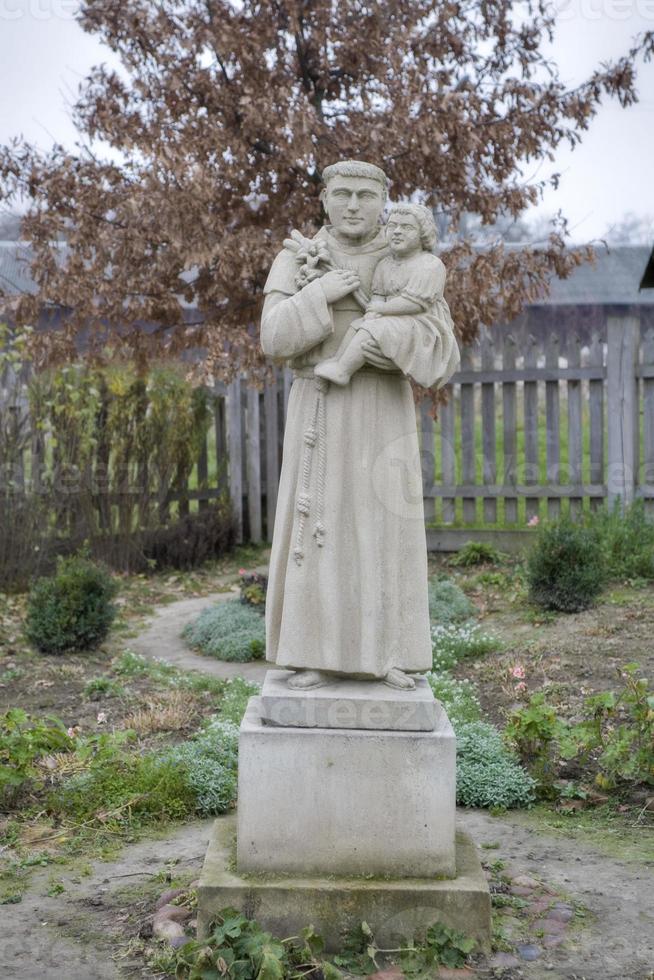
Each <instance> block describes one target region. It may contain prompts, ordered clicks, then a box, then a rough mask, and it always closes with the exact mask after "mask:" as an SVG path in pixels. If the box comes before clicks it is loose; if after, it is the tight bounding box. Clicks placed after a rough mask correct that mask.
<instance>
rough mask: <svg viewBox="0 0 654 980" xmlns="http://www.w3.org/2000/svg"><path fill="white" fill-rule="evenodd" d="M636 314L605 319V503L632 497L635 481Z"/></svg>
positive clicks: (623, 500) (636, 477) (636, 461)
mask: <svg viewBox="0 0 654 980" xmlns="http://www.w3.org/2000/svg"><path fill="white" fill-rule="evenodd" d="M639 327H640V325H639V319H638V317H637V316H625V317H617V316H610V317H608V319H607V338H606V339H607V357H606V378H607V386H606V387H607V419H608V471H607V490H608V500H609V507H612V506H613V504H614V503H615V501H616V500H618V499H620V500H621V502H622V506H623V507H625V506H627V505H629V504H630V503H631V502H632V501H633V499H634V494H635V490H636V484H637V481H638V379H637V377H636V366H637V362H638V342H639V334H640V329H639Z"/></svg>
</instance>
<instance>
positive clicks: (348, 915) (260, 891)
mask: <svg viewBox="0 0 654 980" xmlns="http://www.w3.org/2000/svg"><path fill="white" fill-rule="evenodd" d="M235 834H236V821H235V819H234V817H233V816H229V817H219V818H218V819H217V820H216V821H215V824H214V830H213V833H212V837H211V840H210V842H209V848H208V850H207V855H206V858H205V861H204V867H203V869H202V874H201V877H200V884H199V888H198V937H199V938H202V939H206V937H207V935H208V934H209V930H210V926H211V922H212V921H213V920H214V918H215V916H216V914H217V913H218V912H220V911H222V910H223V909H225V908H234V909H237V910H238V911H240V912H242V913H243V914H244V915H245V916H247V918H249V919H256V921H257V922H259V923H260V924H261V926H262V927H263V928H264V929H266V930H268V931H269V932H271V933H272V934H273V935H275V936H279V937H285V936H297V935H298V934H299V932H300V930H301V929H303V928H304V927H305V926H307V925H313V927H314V929H315V931H316V932H317V933H318V934H319V935H321V936H322V937H323V939H324V940H325V943H326V948H327V950H328V951H329V952H338V951H339V950H340V949H341V948H342V936H343V933H344V932H345V931H346V930H348V929H351V928H353V927H355V926H357V925H359V924H360V923H361V922H367V923H368V924H369V925H370V927H371V929H372V931H373V933H374V936H375V939H376V941H377V943H378V944H379V945H380V946H381V947H383V948H394V947H396V946H398V945H399V944H401V943H402V942H403V941H405V940H406V939H408V938H413V939H416V940H419V939H420V938H421V937H423V936H424V934H425V931H426V930H427V929H428V927H429V926H430V925H432V924H433V923H434V922H436V921H439V922H442V923H443V924H444V925H446V926H448V928H450V929H458V930H459V931H460V932H463V933H465V934H466V935H467V936H470V937H471V938H473V939H475V940H476V941H477V943H478V944H479V947H480V948H481V950H482V951H484V952H488V951H489V950H490V937H491V903H490V894H489V890H488V882H487V881H486V877H485V875H484V872H483V870H482V867H481V863H480V861H479V858H478V856H477V852H476V849H475V846H474V844H473V843H472V841H471V840H470V838H469V837H468V836H467V835H466V834H463V833H461V832H459V833H457V835H456V878H455V879H453V880H447V881H444V880H439V879H436V878H431V879H430V878H401V879H391V878H388V879H382V878H376V879H375V878H355V877H331V876H330V877H320V876H316V877H305V876H302V877H300V876H292V877H291V876H270V875H263V876H257V875H243V874H238V873H237V872H235V871H234V870H232V869H233V867H234V838H235Z"/></svg>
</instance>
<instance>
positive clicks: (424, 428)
mask: <svg viewBox="0 0 654 980" xmlns="http://www.w3.org/2000/svg"><path fill="white" fill-rule="evenodd" d="M430 407H431V406H430V403H429V402H428V401H427V399H426V398H423V400H422V401H421V402H420V460H421V465H422V486H423V498H424V507H425V520H426V521H427V523H428V524H432V523H433V522H434V521H435V520H436V503H435V501H434V498H433V496H432V495H431V489H432V487H433V486H434V482H435V479H436V457H435V453H434V420H433V418H432V417H431V415H430V414H429V409H430Z"/></svg>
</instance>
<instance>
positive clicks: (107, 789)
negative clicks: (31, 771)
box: [48, 719, 238, 826]
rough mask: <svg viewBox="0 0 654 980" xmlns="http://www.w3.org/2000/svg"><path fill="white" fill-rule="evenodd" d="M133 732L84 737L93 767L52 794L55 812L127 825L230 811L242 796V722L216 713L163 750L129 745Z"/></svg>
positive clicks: (85, 756)
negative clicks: (238, 792)
mask: <svg viewBox="0 0 654 980" xmlns="http://www.w3.org/2000/svg"><path fill="white" fill-rule="evenodd" d="M130 736H132V737H133V733H129V732H127V733H126V732H121V733H118V734H117V735H116V736H112V735H103V736H100V737H98V738H95V739H89V740H82V741H81V743H80V746H79V748H78V749H77V752H76V754H77V756H78V758H80V759H82V760H84V761H86V762H87V763H88V765H89V768H88V770H87V771H86V772H83V773H81V774H80V775H77V776H73V777H72V778H70V779H67V780H66V781H65V782H64V783H63V784H62V785H61V786H59V787H58V788H57V789H55V790H54V791H53V792H52V793H51V794H50V796H49V798H48V806H49V809H50V811H51V812H53V813H55V814H58V815H61V816H62V817H63V816H68V817H71V816H72V817H74V818H75V819H76V820H80V821H85V820H90V819H93V818H97V819H99V820H101V821H102V823H104V824H111V823H115V824H117V825H125V826H139V825H143V824H148V823H153V822H158V821H165V820H170V819H181V818H182V817H185V816H189V815H191V814H194V813H196V814H199V815H201V816H210V815H212V814H216V813H224V812H225V810H227V809H228V808H229V807H230V806H231V804H232V803H233V802H234V800H235V798H236V782H237V767H238V728H237V727H236V726H235V725H233V724H232V723H231V722H226V721H222V720H221V719H216V720H214V721H213V722H211V723H210V724H209V725H208V726H207V727H206V728H205V729H203V730H202V731H201V732H200V733H199V734H198V735H197V736H196V737H195V738H193V739H191V740H190V741H188V742H184V743H182V744H181V745H176V746H173V747H172V748H169V749H165V750H163V751H160V752H148V753H145V754H139V753H138V752H129V751H125V747H124V746H125V743H126V742H127V741H129V739H130Z"/></svg>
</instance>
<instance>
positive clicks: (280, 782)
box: [237, 682, 456, 878]
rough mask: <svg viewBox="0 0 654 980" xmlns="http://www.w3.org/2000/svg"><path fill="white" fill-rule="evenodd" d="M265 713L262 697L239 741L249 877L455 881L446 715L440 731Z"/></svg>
mask: <svg viewBox="0 0 654 980" xmlns="http://www.w3.org/2000/svg"><path fill="white" fill-rule="evenodd" d="M362 683H365V682H362ZM375 686H377V685H375ZM380 686H381V685H380ZM327 710H328V709H327ZM261 711H262V708H261V699H260V698H252V699H251V700H250V703H249V705H248V710H247V712H246V715H245V717H244V719H243V722H242V724H241V732H240V737H239V760H238V761H239V770H238V773H239V774H238V800H239V805H238V833H237V868H238V871H239V872H250V873H256V874H262V873H263V874H269V873H271V872H273V873H283V874H322V875H330V874H338V875H366V874H372V875H392V876H393V877H398V878H406V877H416V876H417V877H433V876H436V875H438V876H440V877H449V878H451V877H454V875H455V873H456V866H455V856H454V812H455V795H456V785H455V772H456V768H455V767H456V743H455V739H454V732H453V731H452V726H451V725H450V723H449V721H448V718H447V715H446V714H445V712H444V711H443V710H442V709H441V710H440V712H438V715H437V721H436V724H437V727H436V728H435V729H434V730H433V731H430V732H415V731H409V732H402V731H379V730H376V729H371V730H366V729H362V728H358V729H343V728H290V727H289V728H282V727H278V726H271V725H266V724H265V723H264V720H263V719H262V717H261Z"/></svg>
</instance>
